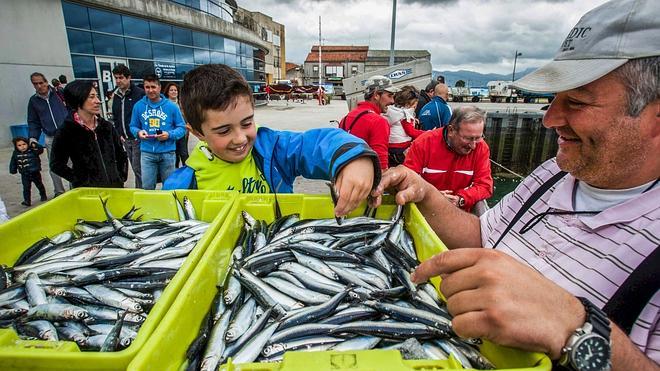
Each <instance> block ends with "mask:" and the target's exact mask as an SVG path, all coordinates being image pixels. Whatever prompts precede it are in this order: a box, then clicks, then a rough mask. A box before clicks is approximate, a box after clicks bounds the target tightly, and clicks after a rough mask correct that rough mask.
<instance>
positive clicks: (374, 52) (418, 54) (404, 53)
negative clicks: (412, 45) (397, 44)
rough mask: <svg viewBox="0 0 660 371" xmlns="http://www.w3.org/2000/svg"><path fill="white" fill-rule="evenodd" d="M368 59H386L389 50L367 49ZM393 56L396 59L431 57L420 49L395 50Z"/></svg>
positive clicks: (427, 52)
mask: <svg viewBox="0 0 660 371" xmlns="http://www.w3.org/2000/svg"><path fill="white" fill-rule="evenodd" d="M367 54H368V56H369V57H376V58H378V57H388V58H389V56H390V50H389V49H386V50H382V49H369V51H368V52H367ZM394 55H395V56H397V57H415V58H420V59H421V58H429V57H431V53H430V52H429V51H428V50H421V49H415V50H401V49H395V50H394Z"/></svg>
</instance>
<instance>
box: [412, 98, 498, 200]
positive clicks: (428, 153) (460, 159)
mask: <svg viewBox="0 0 660 371" xmlns="http://www.w3.org/2000/svg"><path fill="white" fill-rule="evenodd" d="M485 121H486V114H485V112H484V111H482V110H480V109H479V108H477V107H474V106H465V107H459V108H457V109H456V110H454V113H453V115H452V117H451V120H449V125H448V126H447V127H446V128H441V129H436V130H431V131H428V132H426V133H424V134H422V135H421V136H420V137H418V138H417V139H415V141H414V142H413V144H412V146H410V150H409V151H408V154H407V155H406V161H405V162H404V163H403V165H404V166H406V167H408V168H410V169H412V170H413V171H415V172H417V173H418V174H420V175H421V176H422V178H424V179H425V180H426V181H427V182H429V183H431V184H433V185H434V186H435V187H436V188H437V189H438V190H440V191H441V192H442V193H444V195H445V196H446V197H447V198H448V199H449V200H450V201H451V202H453V203H454V205H456V206H458V207H460V208H461V209H463V210H466V211H470V209H472V206H474V204H476V203H477V202H478V201H480V200H485V199H487V198H489V197H490V196H492V195H493V177H492V176H491V174H490V160H489V159H490V149H489V148H488V144H486V142H484V141H483V133H484V122H485Z"/></svg>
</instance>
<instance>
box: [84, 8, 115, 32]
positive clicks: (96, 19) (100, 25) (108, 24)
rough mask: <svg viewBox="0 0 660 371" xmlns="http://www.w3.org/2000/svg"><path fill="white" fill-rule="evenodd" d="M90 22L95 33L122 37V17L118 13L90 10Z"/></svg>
mask: <svg viewBox="0 0 660 371" xmlns="http://www.w3.org/2000/svg"><path fill="white" fill-rule="evenodd" d="M89 21H90V23H91V25H92V30H93V31H101V32H108V33H114V34H117V35H122V34H123V32H122V27H121V16H120V15H119V14H117V13H110V12H105V11H103V10H98V9H92V8H90V9H89Z"/></svg>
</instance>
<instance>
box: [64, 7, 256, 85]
mask: <svg viewBox="0 0 660 371" xmlns="http://www.w3.org/2000/svg"><path fill="white" fill-rule="evenodd" d="M195 5H197V4H195ZM62 9H63V13H64V21H65V24H66V31H67V36H68V39H69V48H70V51H71V61H72V63H73V72H74V76H75V78H83V79H99V80H101V81H103V77H104V76H103V71H102V68H101V65H100V62H99V60H104V61H106V62H107V61H108V60H110V61H111V62H117V63H124V62H125V63H127V64H128V66H129V68H130V69H131V72H132V77H133V78H134V79H137V80H140V79H142V77H143V76H144V75H146V74H149V73H156V74H158V75H159V76H160V78H161V80H163V81H181V80H182V79H183V75H184V74H185V73H186V72H188V71H190V70H191V69H193V68H194V67H195V66H198V65H202V64H207V63H224V64H227V65H229V66H230V67H233V68H235V69H236V70H237V71H239V72H240V73H241V75H243V76H244V77H245V79H246V80H247V81H248V82H249V83H250V86H251V87H252V89H253V91H254V92H255V93H256V92H259V91H260V88H261V87H262V86H263V85H264V84H265V79H266V73H265V62H264V56H265V51H264V50H261V49H259V48H256V47H254V46H252V45H249V44H246V43H243V42H241V41H238V40H233V39H230V38H227V37H224V36H221V35H216V34H212V33H207V32H200V31H197V30H193V29H189V28H184V27H179V26H175V25H171V24H167V23H163V22H159V21H154V20H149V19H145V18H140V17H135V16H129V15H124V14H120V13H117V12H112V11H107V10H102V9H96V8H93V7H88V6H83V5H80V4H76V3H70V2H67V1H62Z"/></svg>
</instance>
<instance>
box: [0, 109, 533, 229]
mask: <svg viewBox="0 0 660 371" xmlns="http://www.w3.org/2000/svg"><path fill="white" fill-rule="evenodd" d="M468 104H472V103H450V105H451V106H461V105H468ZM477 105H478V106H479V107H481V108H483V109H485V110H487V111H489V112H495V111H500V112H504V111H507V110H513V109H516V110H517V111H518V112H524V111H533V112H538V111H539V109H540V108H541V107H542V106H543V104H522V103H518V104H506V103H478V104H477ZM347 112H348V108H347V105H346V102H345V101H339V100H334V101H332V103H331V104H329V105H325V106H319V105H318V104H317V103H316V102H315V101H307V102H306V103H304V104H303V103H300V102H291V101H289V102H286V101H278V100H273V101H271V102H270V104H268V106H261V107H257V108H256V112H255V117H256V122H257V123H258V124H259V125H263V126H268V127H271V128H273V129H279V130H292V131H303V130H307V129H312V128H323V127H336V124H333V123H331V122H330V121H331V120H340V119H341V118H342V117H343V116H344V115H346V113H347ZM190 138H191V139H190V142H189V146H190V148H192V147H193V146H194V145H195V143H196V142H197V140H196V139H195V138H194V137H192V136H191V137H190ZM11 154H12V148H1V149H0V169H4V170H3V171H0V196H1V197H2V200H3V201H4V203H5V205H6V207H7V212H8V213H9V216H10V217H14V216H16V215H18V214H20V213H22V212H24V211H25V210H28V208H26V207H25V206H22V205H21V204H20V203H21V201H22V200H23V196H22V187H21V177H20V175H18V174H17V175H11V174H9V161H10V159H11ZM42 163H43V165H42V168H43V170H42V172H41V173H42V177H43V180H44V184H45V185H46V192H47V193H48V197H49V198H51V197H52V196H53V187H52V182H51V179H50V175H49V174H48V171H46V169H47V157H46V155H45V154H44V155H42ZM132 175H133V174H132V171H129V179H128V181H127V182H126V186H133V185H134V184H135V183H134V180H133V176H132ZM294 191H295V192H296V193H325V192H327V187H326V186H325V185H324V184H323V182H322V181H316V180H308V179H303V178H298V179H296V182H295V184H294ZM38 199H39V193H38V191H37V190H36V188H34V187H33V189H32V202H33V206H32V207H35V206H38V205H39V204H41V202H39V201H37V200H38Z"/></svg>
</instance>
